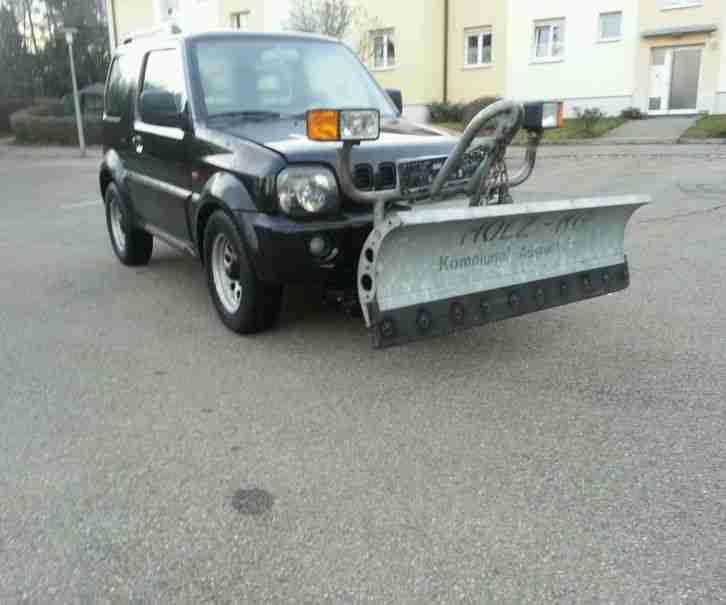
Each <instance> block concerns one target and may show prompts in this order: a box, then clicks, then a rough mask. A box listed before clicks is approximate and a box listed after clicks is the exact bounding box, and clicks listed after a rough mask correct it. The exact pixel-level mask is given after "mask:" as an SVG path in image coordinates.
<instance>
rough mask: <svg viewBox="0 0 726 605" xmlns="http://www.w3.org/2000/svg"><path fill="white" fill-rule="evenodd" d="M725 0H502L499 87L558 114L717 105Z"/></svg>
mask: <svg viewBox="0 0 726 605" xmlns="http://www.w3.org/2000/svg"><path fill="white" fill-rule="evenodd" d="M725 29H726V1H724V0H544V1H539V2H532V1H531V0H508V18H507V30H508V46H507V77H506V86H505V94H506V96H509V97H513V98H516V99H521V100H535V99H544V100H564V101H565V106H566V110H567V114H568V115H570V116H571V115H573V114H574V113H575V110H576V109H577V108H582V109H585V108H591V107H597V108H599V109H601V110H602V111H603V112H605V113H606V114H609V115H617V114H618V113H619V112H620V111H621V110H623V109H625V108H627V107H637V108H639V109H640V110H642V111H643V112H645V113H648V114H650V115H666V114H678V113H684V114H686V113H695V112H711V113H726V46H725V45H724V43H723V41H724V38H723V32H724V30H725Z"/></svg>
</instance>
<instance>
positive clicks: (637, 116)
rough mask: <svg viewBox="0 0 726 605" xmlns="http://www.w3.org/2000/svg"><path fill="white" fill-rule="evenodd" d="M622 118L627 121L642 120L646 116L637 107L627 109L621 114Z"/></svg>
mask: <svg viewBox="0 0 726 605" xmlns="http://www.w3.org/2000/svg"><path fill="white" fill-rule="evenodd" d="M620 117H621V118H625V119H626V120H642V119H644V118H645V114H644V113H643V112H642V111H640V109H638V108H637V107H627V108H625V109H623V111H621V112H620Z"/></svg>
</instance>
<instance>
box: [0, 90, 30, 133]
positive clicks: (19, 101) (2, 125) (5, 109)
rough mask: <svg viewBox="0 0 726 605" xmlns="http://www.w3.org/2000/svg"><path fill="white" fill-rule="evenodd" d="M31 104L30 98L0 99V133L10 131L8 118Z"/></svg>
mask: <svg viewBox="0 0 726 605" xmlns="http://www.w3.org/2000/svg"><path fill="white" fill-rule="evenodd" d="M32 104H33V100H32V99H30V98H22V97H10V98H0V132H4V131H5V130H10V116H11V115H13V114H14V113H15V112H16V111H18V110H19V109H23V108H25V107H29V106H30V105H32Z"/></svg>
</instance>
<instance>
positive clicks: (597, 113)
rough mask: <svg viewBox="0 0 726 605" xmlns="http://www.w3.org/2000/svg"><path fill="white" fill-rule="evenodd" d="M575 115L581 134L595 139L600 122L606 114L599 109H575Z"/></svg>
mask: <svg viewBox="0 0 726 605" xmlns="http://www.w3.org/2000/svg"><path fill="white" fill-rule="evenodd" d="M575 115H576V116H577V120H578V123H579V127H580V128H579V130H580V133H581V134H582V135H584V136H587V137H594V136H595V135H596V134H597V132H596V130H595V129H596V127H597V124H598V122H600V120H602V119H603V118H604V117H605V114H604V113H603V112H602V111H601V110H600V109H598V108H597V107H592V108H588V109H580V108H579V107H575Z"/></svg>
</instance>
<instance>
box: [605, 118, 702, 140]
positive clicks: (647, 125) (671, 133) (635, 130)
mask: <svg viewBox="0 0 726 605" xmlns="http://www.w3.org/2000/svg"><path fill="white" fill-rule="evenodd" d="M700 117H701V116H663V117H656V118H646V119H644V120H630V121H629V122H626V123H625V124H623V125H622V126H619V127H618V128H614V129H613V130H611V131H610V132H607V133H605V134H604V135H603V136H602V137H600V139H599V142H603V143H608V142H612V143H617V142H619V141H628V142H639V143H643V144H646V143H650V142H660V143H667V142H670V143H677V142H678V139H680V138H681V137H682V136H683V135H684V134H685V133H686V131H687V130H688V129H689V128H690V127H691V126H693V125H694V124H695V123H696V122H697V121H698V119H699V118H700Z"/></svg>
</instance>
